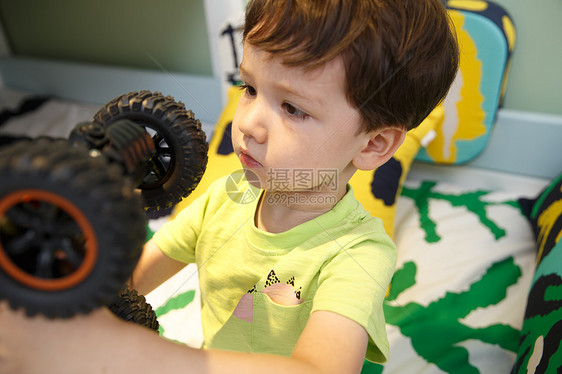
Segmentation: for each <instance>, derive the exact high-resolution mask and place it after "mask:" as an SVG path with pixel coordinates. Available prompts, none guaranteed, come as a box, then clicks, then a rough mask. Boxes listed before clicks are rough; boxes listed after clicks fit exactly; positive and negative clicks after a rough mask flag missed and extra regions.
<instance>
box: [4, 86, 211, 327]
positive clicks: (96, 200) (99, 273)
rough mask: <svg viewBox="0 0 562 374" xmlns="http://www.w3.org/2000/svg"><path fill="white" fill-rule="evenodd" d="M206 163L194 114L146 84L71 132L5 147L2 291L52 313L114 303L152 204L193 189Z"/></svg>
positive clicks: (17, 302)
mask: <svg viewBox="0 0 562 374" xmlns="http://www.w3.org/2000/svg"><path fill="white" fill-rule="evenodd" d="M206 163H207V143H206V140H205V134H204V133H203V131H202V130H201V124H200V122H199V121H198V120H196V119H195V118H194V116H193V113H192V112H191V111H188V110H186V109H185V106H184V105H183V104H182V103H181V102H175V101H174V99H173V98H172V97H169V96H163V95H162V94H161V93H158V92H154V93H153V92H149V91H141V92H131V93H128V94H125V95H122V96H119V97H117V98H115V99H114V100H112V101H111V102H109V103H108V104H106V105H105V106H103V107H102V108H101V109H100V110H99V112H98V113H97V114H96V115H95V116H94V119H93V122H91V123H81V124H78V125H77V126H76V128H75V129H74V130H73V132H72V134H71V135H70V137H69V139H52V138H38V139H34V140H30V141H21V142H17V143H15V144H11V145H9V146H6V147H4V148H2V149H0V180H1V182H0V299H4V300H5V299H7V300H8V301H9V302H10V304H11V305H12V307H13V308H18V307H23V308H25V310H26V312H27V314H28V315H34V314H36V313H41V314H44V315H46V316H49V317H68V316H72V315H74V314H75V313H78V312H81V313H87V312H88V311H90V310H92V309H94V308H97V307H100V306H102V305H107V304H110V303H111V302H113V300H114V299H115V297H116V295H118V294H119V291H120V289H121V288H122V287H123V285H124V284H125V282H126V281H127V279H128V278H129V277H130V275H131V272H132V270H133V268H134V266H135V265H136V263H137V261H138V258H139V256H140V253H141V251H142V246H143V244H144V241H145V239H146V212H156V211H159V210H161V209H165V208H170V207H171V206H173V205H174V204H175V203H177V202H179V201H180V200H181V199H182V198H183V197H185V196H187V195H188V194H189V193H190V192H191V191H192V190H193V189H194V188H195V187H196V185H197V183H198V182H199V180H200V179H201V177H202V175H203V173H204V171H205V167H206ZM139 191H140V193H138V192H139Z"/></svg>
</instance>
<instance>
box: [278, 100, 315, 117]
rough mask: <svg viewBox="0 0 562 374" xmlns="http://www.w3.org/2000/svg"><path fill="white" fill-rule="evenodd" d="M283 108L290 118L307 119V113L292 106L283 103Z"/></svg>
mask: <svg viewBox="0 0 562 374" xmlns="http://www.w3.org/2000/svg"><path fill="white" fill-rule="evenodd" d="M283 108H285V111H286V112H287V113H289V114H290V115H291V116H294V117H298V118H300V119H306V118H308V117H309V115H308V113H306V112H304V111H302V110H301V109H299V108H297V107H296V106H294V105H293V104H290V103H283Z"/></svg>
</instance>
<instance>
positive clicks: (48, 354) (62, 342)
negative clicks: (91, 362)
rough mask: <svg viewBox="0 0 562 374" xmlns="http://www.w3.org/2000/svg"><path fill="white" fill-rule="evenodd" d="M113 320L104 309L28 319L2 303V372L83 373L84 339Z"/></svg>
mask: <svg viewBox="0 0 562 374" xmlns="http://www.w3.org/2000/svg"><path fill="white" fill-rule="evenodd" d="M113 320H115V318H114V317H113V315H112V314H111V312H109V311H108V310H107V309H105V308H100V309H98V310H95V311H93V312H91V313H90V314H88V315H77V316H74V317H72V318H66V319H60V318H59V319H48V318H46V317H44V316H42V315H37V316H34V317H28V316H27V315H26V314H25V311H24V310H23V309H21V308H20V309H19V310H15V311H14V310H13V309H12V308H11V307H10V306H9V305H8V302H7V301H0V373H10V374H11V373H66V372H69V373H70V372H82V370H81V368H83V367H84V361H83V360H84V357H83V356H84V355H83V354H80V353H81V351H83V350H84V349H85V343H84V342H85V341H86V339H85V338H86V337H88V338H93V337H95V335H99V333H98V332H96V330H98V331H99V330H100V329H97V328H96V326H100V324H104V325H106V324H111V323H112V321H113ZM81 348H82V349H81ZM76 353H78V354H76Z"/></svg>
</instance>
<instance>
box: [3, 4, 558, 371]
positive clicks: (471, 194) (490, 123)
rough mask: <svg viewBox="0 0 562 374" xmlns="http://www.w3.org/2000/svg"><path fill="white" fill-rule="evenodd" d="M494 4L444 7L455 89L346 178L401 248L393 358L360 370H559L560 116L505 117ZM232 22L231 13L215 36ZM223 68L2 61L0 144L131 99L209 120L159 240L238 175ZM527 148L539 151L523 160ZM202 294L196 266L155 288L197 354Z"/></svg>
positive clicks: (60, 127) (229, 72)
mask: <svg viewBox="0 0 562 374" xmlns="http://www.w3.org/2000/svg"><path fill="white" fill-rule="evenodd" d="M451 3H453V2H451ZM456 3H457V5H458V4H461V3H462V2H456ZM481 3H485V2H481ZM485 4H486V6H485V7H484V8H478V9H464V8H462V7H454V6H452V5H450V6H449V8H450V14H451V16H452V18H453V21H454V23H455V25H456V28H457V33H458V38H459V43H460V45H461V73H460V74H459V76H458V79H457V80H456V81H455V83H454V85H453V89H452V90H451V92H450V94H449V95H448V96H447V99H446V100H445V101H444V103H443V104H442V105H441V106H439V107H438V108H436V109H435V110H434V111H433V112H432V114H431V115H430V116H429V117H428V118H427V119H426V120H425V121H424V123H423V124H422V125H421V126H420V127H419V128H418V129H417V130H415V131H413V132H411V133H410V134H409V135H408V138H407V140H406V142H405V144H404V145H403V146H402V147H401V149H400V150H399V152H397V154H396V155H395V157H394V158H393V160H392V162H390V163H389V164H388V165H385V167H381V168H379V169H378V170H376V171H372V172H364V173H363V172H361V173H358V174H357V175H356V176H355V177H354V178H353V179H352V181H351V184H352V186H353V188H354V191H355V193H356V195H357V197H358V198H359V200H360V201H361V202H362V203H363V205H364V206H365V207H366V208H367V209H368V210H371V211H372V212H373V214H376V215H378V216H380V217H382V219H383V222H384V224H385V227H386V229H387V231H388V232H389V233H390V234H391V235H392V236H393V238H394V240H395V242H396V244H397V247H398V264H397V268H396V272H395V275H394V278H393V280H392V283H391V286H390V288H389V289H388V292H387V298H386V301H385V304H384V311H385V317H386V320H387V333H388V336H389V340H390V345H391V351H390V358H389V361H388V363H386V364H385V365H375V364H371V363H367V362H366V363H365V365H364V368H363V371H362V372H363V373H385V374H386V373H507V372H510V371H513V372H516V373H522V372H537V373H538V372H555V371H556V370H557V369H558V367H560V366H562V348H561V347H560V339H561V337H562V325H561V323H562V322H561V321H562V294H561V292H560V290H561V289H562V288H561V287H560V286H561V284H562V258H560V257H561V256H562V247H561V243H560V236H561V234H560V232H561V226H562V218H560V217H561V216H562V206H561V204H562V200H561V199H562V196H561V193H562V190H561V186H560V184H561V174H560V173H562V161H560V160H561V159H560V151H559V146H558V143H559V142H560V139H562V118H561V117H559V116H551V115H541V114H537V113H524V112H517V111H509V110H504V109H502V108H501V103H502V98H503V95H504V94H505V88H506V82H507V80H508V72H509V62H510V55H511V53H512V51H513V50H514V47H515V43H516V38H515V28H514V26H513V24H512V23H511V21H510V17H509V14H507V13H506V12H505V10H504V9H502V8H500V7H498V6H497V5H494V4H493V3H485ZM461 5H462V4H461ZM239 20H240V17H239V15H233V16H232V17H230V18H229V19H227V20H226V21H224V24H223V25H222V26H221V27H227V26H228V25H230V26H232V27H236V26H237V25H238V24H237V22H239ZM233 40H234V39H233V38H232V39H228V40H226V39H224V38H220V37H219V44H221V43H222V44H221V45H222V47H221V48H222V49H223V54H222V56H227V55H229V54H230V51H231V50H232V49H234V48H236V45H235V44H231V42H232V41H233ZM221 62H222V66H221V77H218V78H201V77H191V76H181V75H173V74H170V73H167V72H162V73H156V72H148V71H140V70H132V69H131V70H129V69H122V68H112V67H106V66H95V65H84V64H80V65H78V64H71V63H66V62H58V61H39V60H34V59H25V58H16V57H12V58H2V59H1V60H0V73H1V75H2V79H3V81H4V84H3V86H2V87H1V88H0V146H2V145H3V144H6V143H9V142H12V141H14V140H16V139H18V138H21V137H37V136H40V135H48V136H56V137H66V136H68V134H69V133H70V130H71V129H72V128H73V127H74V125H75V124H77V123H79V122H82V121H90V120H91V119H92V117H93V115H94V114H95V113H96V112H97V110H98V109H99V107H100V105H102V104H104V103H105V102H108V101H109V100H111V99H112V98H113V97H115V96H117V95H119V94H122V93H126V92H128V91H134V90H141V89H150V90H159V91H163V92H164V93H166V94H170V95H172V96H175V97H176V98H178V99H180V100H182V101H183V102H185V104H186V106H187V107H188V108H190V109H193V111H194V112H195V113H196V115H197V116H199V118H200V119H201V120H202V122H203V128H204V130H205V132H206V133H207V135H208V139H209V142H210V145H209V157H210V158H209V164H208V168H207V172H206V174H205V176H204V177H203V180H202V181H201V183H200V185H199V187H198V188H197V190H196V191H195V192H194V193H193V194H192V195H191V196H189V197H188V198H187V199H185V200H184V201H182V202H181V203H179V204H178V206H176V207H175V209H174V210H173V211H172V212H168V213H170V214H169V215H168V214H165V215H162V216H160V217H150V220H149V222H148V224H149V227H150V229H151V230H153V231H155V230H157V229H158V227H160V226H161V225H162V224H163V222H165V221H166V220H168V219H170V218H171V217H173V216H174V215H175V214H176V213H177V212H178V211H179V210H180V209H181V208H182V207H184V206H185V205H187V204H189V203H190V201H191V200H192V199H194V198H195V197H196V196H198V195H199V194H200V193H201V191H203V190H204V189H205V187H206V186H208V184H209V183H210V182H212V181H213V180H215V179H216V178H218V177H219V176H221V175H226V174H228V173H230V172H232V171H234V170H236V169H239V168H240V165H239V164H237V160H236V159H235V157H233V154H232V150H231V148H230V149H229V147H228V139H229V133H228V132H229V129H230V127H229V123H230V121H231V119H232V115H233V111H234V109H235V106H236V102H237V98H238V96H239V94H240V92H239V90H238V89H236V88H232V87H231V85H230V82H231V81H235V80H236V79H233V76H234V77H235V76H236V69H235V68H236V63H235V62H233V61H232V60H229V59H228V58H223V59H221ZM233 74H234V75H233ZM61 77H65V79H64V80H63V79H60V78H61ZM227 77H228V78H227ZM62 81H64V82H67V83H61V82H62ZM69 81H73V82H74V86H73V87H74V88H69V87H68V86H69V84H68V82H69ZM94 82H104V83H106V84H102V85H100V84H95V83H94ZM77 87H78V88H77ZM86 88H88V89H86ZM531 126H533V131H532V132H529V131H528V129H529V127H531ZM527 144H535V146H536V145H540V149H534V150H533V152H532V153H530V152H528V151H527V152H525V150H527V149H528V147H527ZM198 296H199V291H198V279H197V269H196V268H195V267H194V266H193V265H188V266H187V267H186V268H185V269H184V270H182V271H180V272H179V273H178V274H176V275H175V276H174V277H172V278H171V279H170V280H169V281H167V282H166V283H164V284H163V285H162V286H160V287H159V288H158V289H156V290H155V291H153V292H152V293H151V294H149V295H147V300H148V301H149V302H150V304H151V305H152V307H153V308H154V310H155V311H156V314H157V315H158V320H159V322H160V333H161V335H163V336H164V337H166V338H168V339H171V340H175V341H178V342H180V343H182V344H187V345H190V346H196V347H198V346H200V345H201V343H202V333H201V327H200V320H199V300H198Z"/></svg>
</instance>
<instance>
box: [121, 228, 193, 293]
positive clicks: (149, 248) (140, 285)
mask: <svg viewBox="0 0 562 374" xmlns="http://www.w3.org/2000/svg"><path fill="white" fill-rule="evenodd" d="M185 265H186V264H185V263H183V262H180V261H176V260H174V259H171V258H169V257H168V256H166V255H165V254H164V253H162V251H161V250H160V248H158V246H157V245H156V242H154V240H153V239H150V240H149V241H148V242H147V243H146V244H145V245H144V249H143V252H142V255H141V257H140V259H139V262H138V264H137V266H136V268H135V270H134V271H133V275H132V276H131V280H130V282H129V284H130V287H131V288H134V289H136V290H137V291H138V292H139V293H140V294H142V295H146V294H148V293H149V292H150V291H152V290H153V289H155V288H156V287H158V286H159V285H160V284H162V283H163V282H164V281H165V280H167V279H168V278H170V277H171V276H172V275H174V274H176V273H177V272H178V271H180V270H181V269H183V268H184V267H185Z"/></svg>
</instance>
